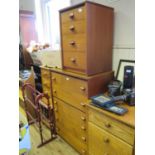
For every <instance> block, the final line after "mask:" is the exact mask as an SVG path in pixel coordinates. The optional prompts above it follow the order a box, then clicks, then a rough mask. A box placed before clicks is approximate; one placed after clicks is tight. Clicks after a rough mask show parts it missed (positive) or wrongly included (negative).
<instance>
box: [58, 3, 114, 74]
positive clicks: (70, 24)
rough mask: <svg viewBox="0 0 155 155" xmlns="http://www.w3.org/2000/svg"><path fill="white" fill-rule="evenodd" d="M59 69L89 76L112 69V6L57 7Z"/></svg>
mask: <svg viewBox="0 0 155 155" xmlns="http://www.w3.org/2000/svg"><path fill="white" fill-rule="evenodd" d="M60 29H61V47H62V64H63V68H64V69H66V70H69V71H72V72H79V73H82V74H85V75H93V74H97V73H101V72H107V71H111V69H112V44H113V8H110V7H106V6H103V5H100V4H95V3H92V2H84V3H82V4H79V5H77V6H74V7H69V8H66V9H62V10H60Z"/></svg>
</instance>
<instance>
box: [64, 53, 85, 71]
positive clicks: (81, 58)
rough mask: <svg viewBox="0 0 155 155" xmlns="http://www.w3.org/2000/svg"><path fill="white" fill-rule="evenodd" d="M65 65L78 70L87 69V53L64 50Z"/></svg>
mask: <svg viewBox="0 0 155 155" xmlns="http://www.w3.org/2000/svg"><path fill="white" fill-rule="evenodd" d="M63 60H64V62H63V63H64V67H65V68H71V69H76V70H78V71H85V70H86V63H87V62H86V54H85V53H82V52H80V53H74V52H64V53H63Z"/></svg>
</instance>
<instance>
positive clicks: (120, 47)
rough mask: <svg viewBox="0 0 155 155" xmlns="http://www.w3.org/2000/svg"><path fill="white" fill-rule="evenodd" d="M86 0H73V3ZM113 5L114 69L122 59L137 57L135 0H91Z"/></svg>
mask: <svg viewBox="0 0 155 155" xmlns="http://www.w3.org/2000/svg"><path fill="white" fill-rule="evenodd" d="M83 1H84V0H71V2H72V5H74V4H77V3H79V2H83ZM89 1H92V2H96V3H100V4H103V5H107V6H111V7H113V8H114V12H115V25H114V45H113V70H115V71H116V70H117V67H118V63H119V60H120V59H128V60H134V59H135V28H134V27H135V0H89Z"/></svg>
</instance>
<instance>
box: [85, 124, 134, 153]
mask: <svg viewBox="0 0 155 155" xmlns="http://www.w3.org/2000/svg"><path fill="white" fill-rule="evenodd" d="M88 135H89V141H88V147H89V155H132V152H133V147H132V146H131V145H129V144H127V143H126V142H124V141H122V140H120V139H119V138H117V137H115V136H113V135H112V134H109V133H108V132H106V131H105V130H103V129H101V128H99V127H97V126H96V125H94V124H92V123H90V122H89V123H88Z"/></svg>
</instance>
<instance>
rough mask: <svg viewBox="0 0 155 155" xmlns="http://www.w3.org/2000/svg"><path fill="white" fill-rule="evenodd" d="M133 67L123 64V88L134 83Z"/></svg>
mask: <svg viewBox="0 0 155 155" xmlns="http://www.w3.org/2000/svg"><path fill="white" fill-rule="evenodd" d="M133 80H134V67H133V66H125V67H124V79H123V89H131V88H132V87H133V83H134V81H133Z"/></svg>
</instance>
